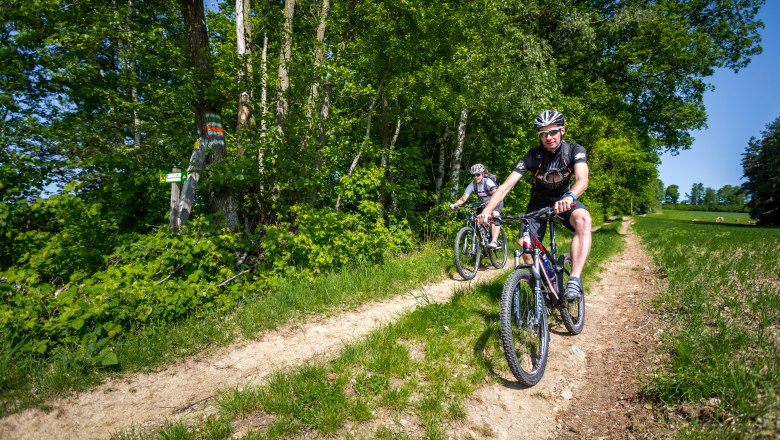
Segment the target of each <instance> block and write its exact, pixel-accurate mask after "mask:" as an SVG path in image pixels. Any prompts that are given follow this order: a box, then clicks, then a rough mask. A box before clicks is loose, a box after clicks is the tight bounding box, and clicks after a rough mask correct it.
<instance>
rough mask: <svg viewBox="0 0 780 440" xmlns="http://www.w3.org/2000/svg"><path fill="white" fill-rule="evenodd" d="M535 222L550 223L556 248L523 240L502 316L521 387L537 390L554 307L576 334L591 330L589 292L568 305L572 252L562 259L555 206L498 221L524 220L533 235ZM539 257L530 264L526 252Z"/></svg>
mask: <svg viewBox="0 0 780 440" xmlns="http://www.w3.org/2000/svg"><path fill="white" fill-rule="evenodd" d="M529 219H546V220H548V223H549V225H550V250H549V251H548V250H547V249H546V248H545V247H544V245H543V244H542V242H541V241H540V240H539V238H538V237H537V236H536V234H532V233H529V235H528V236H527V237H526V238H527V240H528V241H527V242H526V239H524V240H523V250H522V253H521V251H519V250H516V251H515V254H514V255H515V270H514V272H512V273H511V274H510V275H509V277H508V278H507V280H506V282H505V283H504V288H503V290H502V292H501V305H500V312H499V317H500V321H501V344H502V346H503V349H504V357H505V358H506V361H507V363H508V364H509V369H510V370H512V374H513V375H514V376H515V377H516V378H517V380H518V381H520V383H522V384H523V385H526V386H533V385H535V384H536V383H537V382H539V380H540V379H541V378H542V375H544V369H545V367H546V366H547V354H548V348H549V344H550V333H549V323H548V316H550V315H551V314H552V310H553V309H557V310H558V312H559V313H560V315H561V320H562V321H563V325H564V326H565V327H566V329H567V330H568V331H569V332H570V333H571V334H574V335H576V334H579V333H580V332H582V329H583V327H584V326H585V294H584V292H583V294H582V295H580V298H579V299H578V300H574V301H568V300H566V299H565V298H564V296H563V293H564V291H565V289H566V284H567V282H568V280H569V275H570V273H571V257H570V256H569V254H562V255H560V256H559V255H557V248H556V243H555V223H556V222H558V221H562V218H561V217H559V216H558V215H556V214H555V213H554V212H553V210H552V208H544V209H541V210H539V211H534V212H529V213H526V214H523V215H519V216H506V217H502V218H494V219H493V221H494V222H496V223H497V224H501V223H504V222H508V221H520V222H523V224H524V226H525V227H524V228H523V229H524V230H526V231H528V229H529V228H528V220H529ZM524 253H525V254H530V255H532V256H533V262H532V263H531V264H526V263H525V262H524V261H523V259H522V258H521V255H522V254H524Z"/></svg>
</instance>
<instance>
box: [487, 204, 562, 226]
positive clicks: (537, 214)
mask: <svg viewBox="0 0 780 440" xmlns="http://www.w3.org/2000/svg"><path fill="white" fill-rule="evenodd" d="M553 217H557V218H561V217H560V216H559V215H558V214H556V213H555V212H554V211H553V209H552V208H551V207H546V208H542V209H539V210H537V211H531V212H526V213H525V214H523V215H507V216H504V217H500V216H497V217H491V222H492V223H493V224H496V225H500V224H501V223H506V222H510V221H522V220H528V219H532V218H541V219H545V220H547V219H550V218H553Z"/></svg>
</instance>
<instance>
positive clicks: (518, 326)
mask: <svg viewBox="0 0 780 440" xmlns="http://www.w3.org/2000/svg"><path fill="white" fill-rule="evenodd" d="M532 280H533V279H532V278H531V274H530V273H529V272H528V271H527V270H516V271H514V272H512V274H511V275H509V278H507V280H506V283H504V290H503V291H502V292H501V310H500V312H499V317H500V319H501V344H502V346H503V348H504V357H505V358H506V361H507V363H508V364H509V369H510V370H512V374H513V375H514V376H515V377H516V378H517V380H518V381H519V382H520V383H522V384H523V385H526V386H532V385H535V384H536V383H537V382H539V380H540V379H541V378H542V375H543V374H544V368H545V367H546V366H547V349H548V347H549V345H550V333H549V328H548V324H547V313H546V312H545V309H544V302H543V301H544V300H543V298H541V296H540V297H539V298H536V296H535V295H534V291H533V286H532V285H533V282H532ZM537 301H542V304H540V308H541V311H542V313H541V314H539V315H538V316H537V313H536V302H537Z"/></svg>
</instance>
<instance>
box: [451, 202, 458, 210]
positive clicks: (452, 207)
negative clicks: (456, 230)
mask: <svg viewBox="0 0 780 440" xmlns="http://www.w3.org/2000/svg"><path fill="white" fill-rule="evenodd" d="M457 207H458V205H456V204H454V203H450V209H455V208H457Z"/></svg>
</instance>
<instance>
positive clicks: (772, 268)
mask: <svg viewBox="0 0 780 440" xmlns="http://www.w3.org/2000/svg"><path fill="white" fill-rule="evenodd" d="M714 215H715V213H697V212H681V211H669V212H666V213H664V214H662V215H658V214H651V215H647V216H644V217H639V218H637V219H636V224H635V226H634V228H635V230H636V231H637V232H638V233H639V234H640V236H641V237H642V239H643V241H644V242H645V244H646V247H647V249H648V250H649V251H650V252H651V253H652V254H653V257H654V259H655V261H656V263H657V264H658V265H659V266H660V267H661V268H662V273H663V275H662V276H664V277H666V279H667V281H668V289H667V290H666V291H665V292H664V293H663V294H662V295H661V296H660V297H659V298H658V299H657V301H656V304H655V305H656V307H657V310H658V312H659V314H660V317H661V320H662V321H663V324H662V328H663V329H664V330H665V333H664V336H663V345H662V347H661V357H662V359H663V361H664V362H663V364H662V365H661V368H660V370H659V371H658V372H657V374H656V375H655V377H652V378H648V380H647V383H646V389H645V391H646V393H647V394H648V396H650V397H651V398H653V399H654V400H655V401H656V402H658V403H659V405H661V406H662V407H663V409H664V411H665V412H666V413H667V414H671V416H670V417H671V418H670V423H671V425H672V426H673V427H674V430H675V432H676V435H677V436H679V437H680V438H767V439H768V438H778V437H780V278H779V277H778V274H780V257H779V255H778V254H779V253H780V229H778V228H767V227H758V226H748V225H746V224H745V222H746V219H747V216H745V217H741V218H739V224H737V223H736V221H734V222H729V221H726V222H715V221H714V218H712V217H713V216H714ZM729 215H730V216H731V217H728V216H729ZM723 216H724V219H729V218H735V217H734V214H729V213H723ZM692 219H698V220H699V221H698V222H692Z"/></svg>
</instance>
